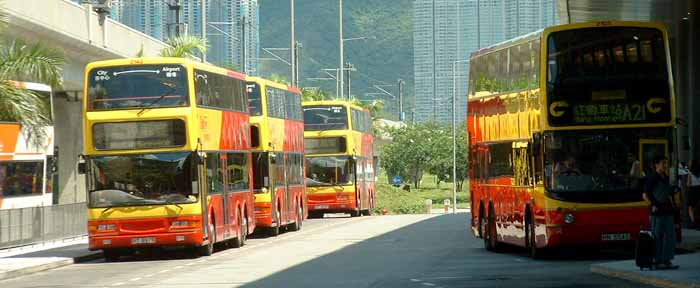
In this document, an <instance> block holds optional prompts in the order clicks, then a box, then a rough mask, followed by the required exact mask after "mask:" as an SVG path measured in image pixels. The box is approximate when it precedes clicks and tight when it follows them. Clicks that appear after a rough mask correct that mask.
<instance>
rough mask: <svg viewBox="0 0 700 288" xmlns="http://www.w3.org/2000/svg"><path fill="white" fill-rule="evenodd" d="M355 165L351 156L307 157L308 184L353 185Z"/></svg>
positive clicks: (311, 185) (314, 185)
mask: <svg viewBox="0 0 700 288" xmlns="http://www.w3.org/2000/svg"><path fill="white" fill-rule="evenodd" d="M353 167H354V164H353V161H352V159H351V158H350V156H329V157H307V158H306V169H307V172H306V177H307V178H306V186H308V187H316V186H333V185H352V184H353V183H354V181H355V174H354V173H355V172H354V169H353Z"/></svg>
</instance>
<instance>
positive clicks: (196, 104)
mask: <svg viewBox="0 0 700 288" xmlns="http://www.w3.org/2000/svg"><path fill="white" fill-rule="evenodd" d="M85 83H86V86H85V95H86V97H85V101H84V110H85V113H84V119H85V120H84V121H85V123H84V129H85V131H84V132H85V134H84V135H85V141H84V143H85V155H84V158H85V164H86V165H84V166H85V167H82V168H84V170H86V173H87V177H86V182H87V187H88V189H87V191H88V192H87V193H88V197H87V198H88V235H89V249H91V250H97V249H102V250H103V252H104V256H105V258H106V259H107V260H110V261H111V260H116V259H118V258H119V257H120V255H122V254H124V253H129V252H131V251H134V250H136V251H138V250H140V249H141V248H145V247H154V246H159V247H160V246H177V247H194V248H196V249H197V250H198V252H199V253H200V254H202V255H204V256H206V255H211V253H212V251H213V245H214V243H217V242H225V244H227V245H230V246H234V247H239V246H242V245H243V244H244V243H245V240H246V237H247V235H248V234H250V233H252V232H253V230H254V229H255V221H254V219H255V218H254V217H255V214H254V210H253V209H254V198H253V190H252V185H251V182H252V177H253V176H252V165H251V163H252V155H251V148H250V145H251V140H250V124H249V116H248V104H247V98H246V89H245V87H246V81H245V75H243V74H240V73H236V72H233V71H228V70H225V69H222V68H217V67H214V66H210V65H206V64H203V63H199V62H194V61H190V60H186V59H180V58H139V59H119V60H108V61H100V62H94V63H90V64H89V65H88V66H87V68H86V79H85ZM81 170H82V169H81Z"/></svg>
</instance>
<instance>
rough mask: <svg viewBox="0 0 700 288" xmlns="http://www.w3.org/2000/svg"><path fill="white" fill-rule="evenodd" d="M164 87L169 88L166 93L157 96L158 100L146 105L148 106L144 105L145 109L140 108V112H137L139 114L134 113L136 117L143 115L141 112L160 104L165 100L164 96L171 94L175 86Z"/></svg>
mask: <svg viewBox="0 0 700 288" xmlns="http://www.w3.org/2000/svg"><path fill="white" fill-rule="evenodd" d="M166 86H168V88H169V89H168V91H165V93H163V94H162V95H160V96H158V99H156V100H153V102H151V103H148V105H146V106H145V107H143V108H141V110H139V113H136V116H141V114H143V112H144V111H146V109H149V108H151V107H152V106H153V105H155V104H156V103H158V102H160V101H161V100H163V99H165V97H166V96H168V95H170V93H172V92H173V91H175V85H166Z"/></svg>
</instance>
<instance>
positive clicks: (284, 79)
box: [270, 73, 289, 85]
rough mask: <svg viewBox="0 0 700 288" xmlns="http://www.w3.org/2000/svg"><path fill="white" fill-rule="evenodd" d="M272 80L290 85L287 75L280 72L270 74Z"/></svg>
mask: <svg viewBox="0 0 700 288" xmlns="http://www.w3.org/2000/svg"><path fill="white" fill-rule="evenodd" d="M270 81H273V82H277V83H280V84H285V85H289V80H287V77H284V76H282V75H280V74H275V73H273V74H272V75H270Z"/></svg>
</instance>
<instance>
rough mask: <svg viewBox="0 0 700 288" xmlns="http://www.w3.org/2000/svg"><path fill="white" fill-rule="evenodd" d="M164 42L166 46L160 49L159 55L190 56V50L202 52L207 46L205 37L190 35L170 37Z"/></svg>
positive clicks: (205, 50)
mask: <svg viewBox="0 0 700 288" xmlns="http://www.w3.org/2000/svg"><path fill="white" fill-rule="evenodd" d="M166 44H168V47H165V48H163V49H162V50H160V56H163V57H178V58H185V57H190V56H192V50H196V51H197V52H199V53H201V54H204V53H205V52H207V49H208V47H209V44H208V43H207V39H204V38H201V37H197V36H192V35H185V36H178V37H173V38H170V39H168V41H167V42H166Z"/></svg>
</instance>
